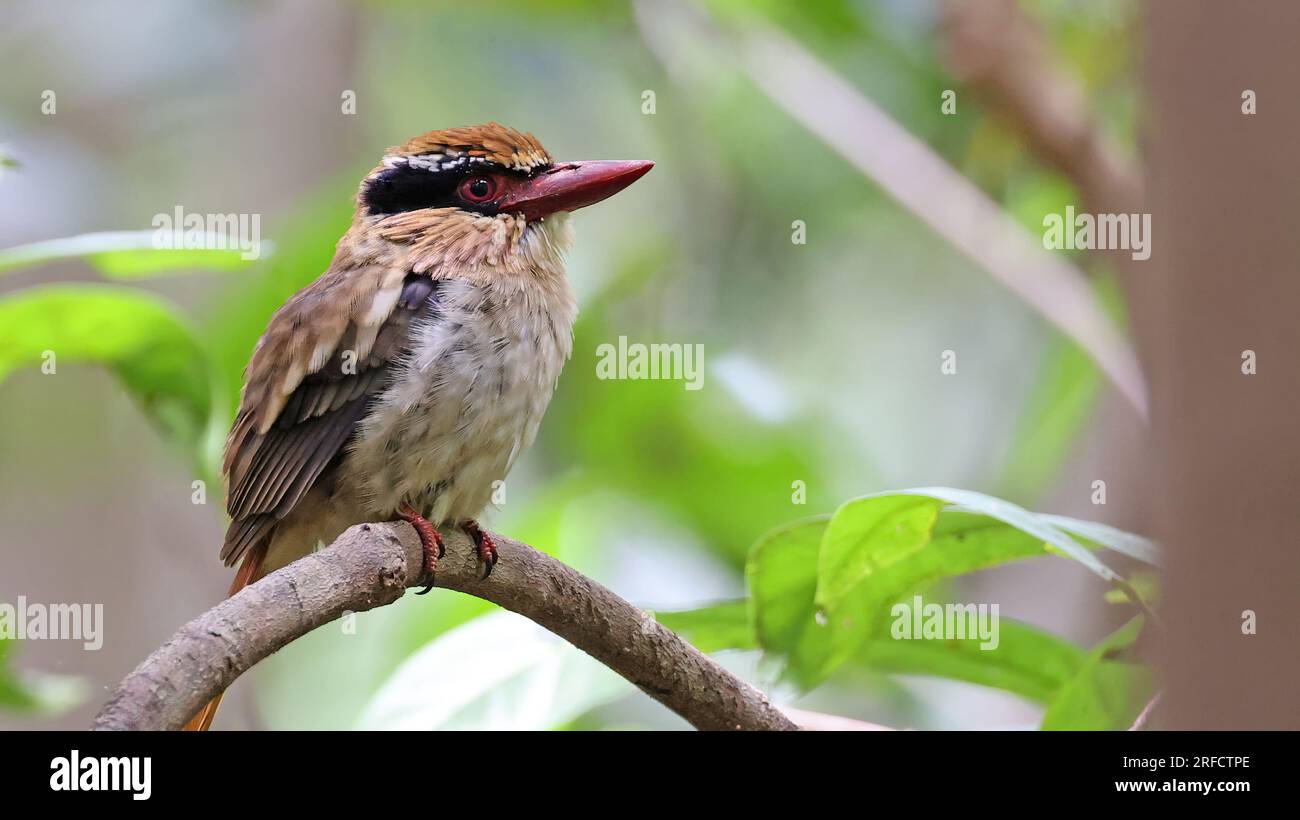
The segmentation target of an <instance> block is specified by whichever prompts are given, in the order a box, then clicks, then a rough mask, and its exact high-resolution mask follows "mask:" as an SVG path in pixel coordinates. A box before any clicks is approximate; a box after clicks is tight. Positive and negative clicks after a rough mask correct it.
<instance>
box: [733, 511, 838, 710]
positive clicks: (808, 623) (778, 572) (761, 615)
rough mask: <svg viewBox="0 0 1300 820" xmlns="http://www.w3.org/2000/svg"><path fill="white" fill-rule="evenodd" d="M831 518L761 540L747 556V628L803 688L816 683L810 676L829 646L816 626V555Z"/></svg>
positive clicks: (823, 630)
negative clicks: (779, 658) (781, 658)
mask: <svg viewBox="0 0 1300 820" xmlns="http://www.w3.org/2000/svg"><path fill="white" fill-rule="evenodd" d="M829 522H830V517H829V516H826V517H822V518H812V519H806V520H803V521H796V522H794V523H793V524H788V525H786V526H784V527H778V528H777V529H775V530H772V531H771V532H769V533H767V534H766V535H764V536H763V537H762V538H760V539H759V540H758V541H757V542H756V543H755V544H754V546H753V547H752V548H751V549H750V551H749V559H748V561H747V562H746V564H745V579H746V581H747V582H748V584H749V602H750V603H749V605H750V622H751V623H753V625H754V635H755V637H756V638H757V639H758V644H759V646H760V647H762V648H763V649H764V650H765V651H768V652H771V653H774V654H777V655H781V656H784V658H785V660H786V668H787V672H788V674H789V675H790V677H792V678H793V679H794V680H795V681H796V682H798V683H799V684H800V685H801V686H804V687H805V688H811V687H812V686H813V685H815V684H816V683H819V682H820V681H819V680H816V679H815V678H816V675H815V674H814V673H813V670H814V669H816V667H817V666H818V662H817V660H818V658H820V657H821V656H823V655H824V654H825V653H826V651H827V648H828V646H829V643H828V641H829V637H830V636H829V631H828V630H827V629H826V628H825V627H824V626H822V625H821V624H819V623H818V622H817V617H816V612H817V607H816V605H815V604H814V603H813V599H814V597H815V595H816V592H817V554H818V552H819V551H820V550H821V542H822V536H823V535H824V534H825V532H826V527H827V525H828V524H829Z"/></svg>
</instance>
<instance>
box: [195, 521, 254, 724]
mask: <svg viewBox="0 0 1300 820" xmlns="http://www.w3.org/2000/svg"><path fill="white" fill-rule="evenodd" d="M265 555H266V544H265V543H263V544H262V545H260V546H259V547H257V548H255V549H252V550H249V552H248V554H247V555H246V556H244V561H243V563H241V564H240V565H239V571H238V572H236V573H235V580H234V582H233V583H231V585H230V592H228V593H226V597H227V598H228V597H230V596H231V595H234V594H235V593H236V592H239V591H240V590H241V589H243V588H244V587H246V586H248V585H249V584H251V583H253V582H254V581H256V580H257V578H258V570H259V569H261V567H262V558H263V557H265ZM224 694H225V693H224V692H220V693H218V694H217V696H216V697H215V698H213V699H212V700H210V701H208V702H207V703H206V704H205V705H204V707H203V708H202V709H200V710H199V711H198V713H197V714H195V715H194V717H192V718H190V722H189V723H187V724H185V731H187V732H206V731H207V730H208V729H209V728H211V726H212V721H213V720H214V719H215V718H216V716H217V707H219V706H220V705H221V696H222V695H224Z"/></svg>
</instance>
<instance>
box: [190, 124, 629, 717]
mask: <svg viewBox="0 0 1300 820" xmlns="http://www.w3.org/2000/svg"><path fill="white" fill-rule="evenodd" d="M653 164H654V163H652V162H641V161H629V162H622V161H595V162H555V161H553V160H552V159H551V157H550V155H549V154H547V153H546V151H545V149H543V148H542V146H541V144H540V143H539V142H538V141H537V140H536V138H534V137H533V136H532V135H531V134H527V133H522V132H520V131H515V130H513V129H510V128H506V127H504V126H502V125H498V124H496V123H489V124H487V125H478V126H471V127H466V128H451V129H447V130H444V131H431V132H429V133H427V134H424V135H423V136H419V137H415V138H414V139H412V140H410V141H409V142H407V143H405V144H404V145H400V146H397V147H395V148H392V149H390V150H389V151H388V153H387V154H386V155H385V156H384V158H383V161H382V162H381V163H380V165H379V166H378V167H377V168H375V169H374V170H373V171H371V172H370V174H369V175H367V176H366V178H365V179H364V180H363V181H362V183H361V188H360V190H359V192H358V194H357V202H356V214H355V216H354V217H353V220H352V226H351V228H349V229H348V232H347V233H346V234H344V236H343V238H342V239H341V240H340V241H339V243H338V248H337V250H336V251H335V254H334V259H333V261H332V262H331V263H330V266H329V269H328V270H327V271H325V274H324V275H323V276H321V277H320V278H319V279H317V280H316V281H314V282H312V283H311V284H310V285H308V286H307V287H305V288H303V289H302V290H301V291H299V292H298V293H297V294H295V295H294V296H293V297H292V298H291V299H289V301H288V302H286V303H285V304H284V305H283V306H282V307H281V308H280V309H279V310H277V311H276V312H275V314H274V315H273V316H272V317H271V321H270V324H269V325H268V326H267V329H266V332H265V333H264V334H263V335H262V338H261V340H260V341H259V342H258V343H257V347H256V349H255V350H254V352H253V358H252V361H251V362H250V363H249V365H248V369H247V372H246V381H245V384H244V389H243V394H242V400H241V402H240V407H239V413H238V415H237V416H236V418H235V423H234V427H233V429H232V430H231V431H230V437H229V439H228V440H227V442H226V456H225V462H224V465H223V468H222V469H223V473H224V476H225V479H226V507H227V510H228V512H229V513H230V517H231V522H230V527H229V529H228V530H227V531H226V538H225V544H224V545H223V547H222V549H221V558H222V560H224V561H225V563H226V565H227V566H231V565H233V564H235V563H236V562H240V566H239V570H238V571H237V573H236V576H235V580H234V584H233V585H232V586H231V591H230V594H232V595H233V594H234V593H235V592H237V591H239V590H240V589H242V588H243V587H244V586H246V585H248V584H251V583H253V582H254V581H256V580H257V579H259V578H261V577H262V576H264V575H266V574H267V573H269V572H272V571H274V570H276V569H278V568H280V567H282V566H284V565H286V564H288V563H289V562H291V561H293V560H295V559H297V558H299V557H301V556H303V555H306V554H307V553H309V552H311V551H312V550H313V549H315V548H316V546H317V544H320V543H325V544H328V543H330V542H331V541H333V540H334V539H335V538H336V537H337V536H338V535H339V534H340V533H342V532H343V530H345V529H347V528H348V527H350V526H352V525H353V524H358V523H362V522H366V521H377V520H391V519H398V518H400V519H403V520H405V521H408V522H410V523H411V524H412V525H413V526H414V527H415V529H416V531H417V533H419V536H420V541H421V543H422V545H423V548H424V561H425V567H424V569H425V573H426V578H427V579H428V580H429V583H430V585H431V584H432V573H433V571H434V569H435V567H436V565H437V561H438V558H439V556H440V555H441V554H442V549H443V548H442V539H441V537H440V536H439V534H438V528H439V527H448V526H453V527H460V528H462V529H463V530H464V531H465V532H466V533H467V534H468V535H470V537H471V538H472V539H473V541H474V543H475V544H476V545H477V547H478V556H479V561H480V565H481V566H482V567H483V571H484V574H485V575H486V574H487V573H489V572H491V570H492V566H493V564H495V563H496V560H497V557H496V550H495V547H494V545H493V544H492V541H491V539H490V538H489V537H488V536H487V534H486V533H484V532H483V531H482V530H480V529H479V526H478V524H477V523H476V522H475V518H476V517H477V516H478V515H479V514H480V513H481V512H482V510H483V509H484V508H485V507H486V506H487V505H488V502H489V501H490V500H491V495H492V490H493V483H494V482H496V481H499V480H502V479H504V478H505V476H506V474H507V473H508V472H509V471H510V468H511V466H512V465H513V464H514V462H515V460H516V459H517V458H518V457H519V454H520V453H521V452H522V451H523V450H524V449H525V448H526V447H528V446H529V444H531V443H532V441H533V438H534V436H535V435H536V433H537V427H538V424H539V423H540V422H541V419H542V414H543V413H544V412H545V411H546V406H547V404H548V403H549V402H550V400H551V394H552V393H553V392H554V390H555V384H556V381H557V379H558V378H559V376H560V370H561V368H562V367H563V365H564V362H565V360H566V359H567V358H568V357H569V354H570V351H571V350H572V346H573V321H574V318H575V316H576V314H577V305H576V303H575V301H574V297H573V292H572V290H571V289H570V287H569V283H568V280H567V279H566V278H565V274H564V263H563V255H564V252H565V250H566V249H567V248H568V246H569V244H570V229H569V226H568V224H567V221H568V218H567V217H568V212H569V211H574V210H577V209H579V208H582V207H585V206H587V205H591V204H593V203H596V202H599V201H601V200H602V199H605V198H606V197H608V196H611V195H613V194H615V193H617V192H618V191H620V190H622V189H623V188H625V187H627V186H628V185H630V184H632V183H633V182H634V181H636V180H637V179H638V178H640V177H641V176H642V175H644V174H645V173H646V172H647V171H649V170H650V168H651V167H652V166H653ZM424 591H426V592H427V591H428V587H426V589H425V590H424ZM219 702H220V696H218V697H217V698H216V699H215V700H213V701H212V702H211V703H209V704H208V705H207V706H206V707H204V709H203V710H202V711H201V712H199V714H198V715H196V716H195V718H194V719H193V720H192V721H191V722H190V724H189V726H187V728H192V729H206V728H208V726H209V725H210V724H211V722H212V718H213V716H214V715H215V713H216V707H217V704H218V703H219Z"/></svg>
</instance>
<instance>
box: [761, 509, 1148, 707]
mask: <svg viewBox="0 0 1300 820" xmlns="http://www.w3.org/2000/svg"><path fill="white" fill-rule="evenodd" d="M946 504H955V505H960V506H951V507H945V505H946ZM941 508H942V509H941ZM927 520H932V521H933V523H932V524H931V525H928V528H927V524H926V521H927ZM1054 522H1055V523H1054ZM1057 524H1059V525H1060V527H1058V526H1057ZM1066 529H1069V530H1073V531H1076V532H1079V533H1081V534H1082V535H1083V536H1087V537H1086V538H1085V542H1086V544H1087V546H1085V545H1083V544H1080V543H1078V542H1076V541H1074V540H1073V539H1072V538H1071V537H1070V536H1069V535H1068V534H1067V533H1066V531H1065V530H1066ZM1101 546H1113V547H1115V548H1117V549H1119V550H1120V551H1122V552H1124V553H1125V554H1128V555H1138V556H1147V557H1150V554H1151V553H1153V551H1154V547H1153V546H1152V545H1151V544H1150V542H1147V541H1145V540H1144V539H1141V538H1138V537H1137V536H1131V535H1129V534H1127V533H1122V532H1120V531H1118V530H1114V529H1113V528H1109V527H1105V526H1104V525H1092V524H1090V522H1081V521H1075V520H1073V519H1066V518H1061V517H1047V516H1040V515H1036V514H1034V513H1031V512H1029V511H1027V510H1024V509H1022V508H1020V507H1017V506H1015V505H1014V504H1009V503H1007V502H1004V501H1000V500H998V499H995V498H991V497H989V496H985V495H981V494H979V493H972V492H967V491H963V490H954V489H950V488H926V489H921V490H907V491H904V492H901V493H889V494H883V493H882V494H879V495H874V496H867V497H865V498H861V499H857V500H855V501H852V502H849V503H848V504H846V505H844V506H843V507H841V508H840V510H839V511H838V512H837V513H836V514H835V516H834V517H833V518H832V519H831V520H830V521H829V522H827V521H826V520H825V519H817V520H810V521H803V522H797V523H795V524H792V525H790V526H788V527H783V528H780V529H778V530H775V531H773V532H771V533H769V534H768V535H765V536H764V537H763V538H762V539H760V540H759V541H758V543H756V544H755V545H754V547H753V549H752V550H751V552H750V556H749V562H748V564H747V566H746V577H747V579H748V581H749V589H750V602H751V607H752V613H751V620H752V622H753V624H754V629H755V636H756V637H757V639H758V642H759V645H760V646H761V647H762V648H763V649H764V650H766V651H768V652H771V653H773V654H776V655H779V656H781V657H783V658H784V659H785V662H786V672H787V674H788V676H789V677H790V678H791V679H792V680H793V681H794V682H795V683H796V684H798V685H799V686H801V687H803V688H805V689H806V688H811V687H813V686H816V685H817V684H819V683H821V682H822V681H824V680H825V679H826V678H827V677H828V676H829V675H830V674H831V673H833V672H834V671H835V670H836V669H837V668H838V667H839V666H840V665H841V664H843V663H845V662H846V661H848V660H850V659H851V658H855V657H859V656H861V655H862V654H863V653H864V652H869V651H871V650H869V648H868V644H871V643H872V642H874V641H876V640H877V639H878V638H879V637H880V636H881V635H883V634H885V632H886V631H885V625H886V624H887V623H888V618H889V613H890V607H891V605H892V604H893V603H894V602H896V601H898V600H900V599H901V598H903V597H904V596H906V595H908V594H911V593H913V592H916V591H919V590H921V589H924V588H926V587H927V586H929V585H931V584H933V583H935V582H937V581H940V580H943V579H946V578H951V577H954V576H956V575H961V574H964V573H968V572H974V571H976V570H981V569H987V568H989V567H994V566H998V565H1000V564H1003V563H1006V562H1009V561H1016V560H1021V559H1024V558H1032V557H1036V556H1040V555H1044V554H1048V553H1049V552H1052V551H1062V552H1064V551H1066V550H1070V549H1073V550H1075V551H1077V552H1082V553H1083V554H1084V556H1085V559H1084V561H1083V562H1084V563H1087V564H1089V565H1090V566H1101V567H1102V568H1103V569H1106V568H1105V567H1104V565H1101V563H1100V562H1099V561H1097V560H1096V559H1095V558H1094V556H1093V555H1092V554H1091V552H1089V551H1088V550H1089V547H1092V548H1099V547H1101ZM828 549H829V550H835V551H836V556H835V560H830V561H828V560H827V557H826V551H827V550H828ZM855 551H856V552H861V553H864V555H865V557H858V556H854V555H853V554H852V553H853V552H855ZM1071 557H1074V556H1073V555H1071ZM814 567H816V568H814ZM1106 571H1107V572H1109V570H1106ZM827 572H833V573H835V572H837V573H840V574H842V575H844V576H849V577H856V578H857V583H856V584H854V585H853V586H851V587H848V588H847V589H843V588H842V587H843V586H844V584H843V583H839V582H836V583H837V584H838V585H836V584H831V583H830V582H828V581H827V578H826V575H825V573H827ZM1110 574H1111V575H1112V576H1113V577H1114V578H1115V579H1119V576H1118V575H1115V574H1114V573H1110ZM843 580H844V579H843V578H841V579H839V581H840V582H842V581H843ZM1119 582H1120V583H1122V579H1120V581H1119ZM828 585H830V588H831V589H832V590H834V591H836V592H838V593H839V594H838V596H831V597H829V598H826V599H825V600H826V604H825V605H822V601H823V589H825V588H826V587H827V586H828ZM819 615H820V617H819ZM1040 645H1041V646H1046V645H1047V644H1046V643H1044V642H1041V641H1040ZM896 651H897V652H900V653H901V652H909V651H916V652H925V651H928V650H904V649H898V650H896ZM1064 652H1065V650H1061V651H1058V652H1057V653H1056V654H1057V656H1061V655H1062V653H1064ZM995 653H996V651H995ZM886 655H887V656H889V657H892V654H890V653H886ZM1007 658H1008V656H1006V655H1004V656H1002V657H1001V658H990V659H984V660H979V661H975V663H977V664H979V665H981V666H982V667H983V666H989V667H990V668H991V667H993V666H995V665H996V664H997V663H1001V664H1003V665H1004V666H1007V665H1013V664H1021V666H1022V667H1023V665H1024V663H1026V661H1024V659H1016V660H1008V659H1007ZM986 660H988V661H992V662H991V663H986ZM989 674H990V675H991V674H992V673H989ZM992 677H994V678H995V677H996V675H992ZM1044 686H1045V684H1043V683H1042V682H1041V681H1040V682H1038V683H1032V682H1030V683H1023V682H1022V683H1020V684H1018V687H1019V688H1017V689H1016V690H1015V691H1019V692H1021V693H1022V694H1026V695H1028V696H1030V697H1035V698H1038V699H1042V698H1043V697H1045V692H1046V690H1045V689H1044Z"/></svg>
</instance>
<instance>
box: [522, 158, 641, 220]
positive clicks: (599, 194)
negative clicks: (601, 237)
mask: <svg viewBox="0 0 1300 820" xmlns="http://www.w3.org/2000/svg"><path fill="white" fill-rule="evenodd" d="M654 165H655V164H654V163H653V162H650V161H648V160H593V161H590V162H562V163H558V164H556V165H553V166H551V167H550V168H548V169H547V170H545V171H543V172H542V173H540V174H538V175H537V176H535V177H533V178H532V179H530V180H528V181H527V182H525V183H524V184H523V185H521V186H519V187H518V188H516V189H515V190H513V191H510V192H509V193H507V194H506V196H505V197H504V198H503V199H502V200H501V203H500V205H499V206H498V209H499V210H501V211H505V212H508V213H517V214H522V215H523V216H524V218H525V219H541V218H542V217H545V216H550V215H551V214H553V213H558V212H560V211H576V210H578V209H579V208H585V207H587V206H588V205H594V204H596V203H597V202H600V201H601V200H602V199H606V198H608V197H611V196H613V195H614V194H616V193H618V192H619V191H621V190H623V189H624V188H626V187H627V186H629V185H631V184H632V183H633V182H636V181H637V180H638V179H640V178H641V177H643V176H645V174H646V172H647V171H649V170H650V169H651V168H653V167H654Z"/></svg>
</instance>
